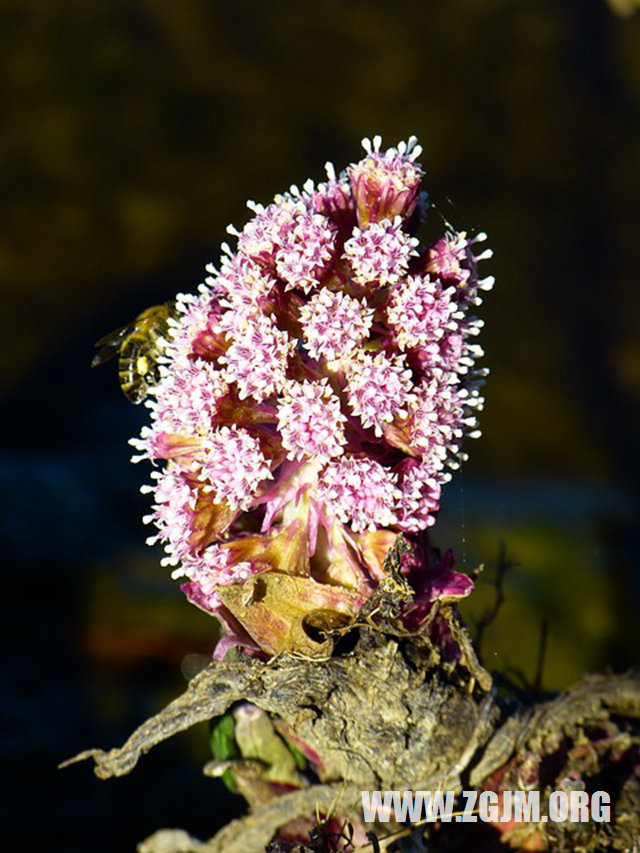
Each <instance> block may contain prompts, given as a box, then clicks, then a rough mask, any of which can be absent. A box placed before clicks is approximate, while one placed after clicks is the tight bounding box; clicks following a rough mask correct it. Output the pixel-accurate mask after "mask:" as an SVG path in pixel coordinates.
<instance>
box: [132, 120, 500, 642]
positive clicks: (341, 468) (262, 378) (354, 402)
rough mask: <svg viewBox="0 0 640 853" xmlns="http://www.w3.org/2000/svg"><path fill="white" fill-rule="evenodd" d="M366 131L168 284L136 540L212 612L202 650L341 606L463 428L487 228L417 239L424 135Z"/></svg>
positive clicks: (425, 511)
mask: <svg viewBox="0 0 640 853" xmlns="http://www.w3.org/2000/svg"><path fill="white" fill-rule="evenodd" d="M380 142H381V141H380V138H379V137H376V138H375V139H374V140H373V143H370V142H369V141H368V140H365V141H364V143H363V144H364V148H365V152H366V154H365V157H364V158H363V159H362V160H360V162H358V163H355V164H354V165H352V166H350V167H349V168H348V169H347V170H346V172H343V173H341V174H340V175H339V176H336V173H335V171H334V169H333V167H332V166H331V165H330V164H328V165H327V176H328V177H327V180H326V181H325V182H324V183H321V184H319V185H318V186H314V184H313V183H311V182H308V183H306V184H305V185H304V187H303V188H302V190H298V188H296V187H292V188H291V190H290V192H289V193H285V194H284V195H280V196H276V198H275V200H274V201H273V202H272V203H271V204H269V205H268V206H267V207H263V206H261V205H258V204H254V203H253V202H251V203H249V207H250V209H251V211H252V212H253V214H254V216H253V218H252V219H251V220H250V221H249V222H248V223H247V224H246V225H245V226H244V228H243V229H242V230H240V231H238V230H236V229H235V228H231V227H230V228H229V231H230V233H231V234H232V235H233V236H234V237H235V238H236V240H237V248H236V250H235V251H234V250H233V249H231V248H230V247H229V246H227V245H226V244H225V245H223V255H222V259H221V261H220V262H219V264H218V265H217V266H214V265H209V266H208V267H207V270H208V272H209V274H210V275H209V277H208V278H207V279H206V282H205V284H203V285H201V286H200V288H199V289H198V292H197V293H195V294H180V295H179V296H178V297H177V299H176V310H175V316H174V317H173V319H172V320H171V321H170V328H169V335H168V339H167V341H166V346H165V348H164V352H163V355H162V357H161V363H160V381H159V383H158V384H157V385H156V386H155V388H153V389H152V396H151V397H150V398H149V400H148V401H147V404H148V406H149V408H150V412H151V423H150V425H149V426H147V427H145V428H144V429H143V431H142V434H141V436H140V437H139V438H137V439H134V440H133V441H132V443H133V444H134V445H135V447H136V449H137V450H138V455H137V456H136V457H134V459H136V460H137V459H143V458H147V459H151V460H153V461H154V462H161V463H162V464H161V465H160V466H159V467H158V468H156V469H155V470H154V472H153V474H152V478H153V484H152V485H150V486H147V487H145V490H146V491H149V492H150V493H151V494H152V495H153V510H152V512H151V513H150V515H149V516H148V517H147V519H146V521H147V522H148V523H150V524H152V525H154V526H155V529H156V532H155V534H154V535H153V536H151V537H150V540H149V541H150V542H152V543H153V542H157V541H159V542H162V543H163V545H164V548H165V551H166V557H165V558H164V561H163V562H164V563H165V564H167V565H169V566H172V567H173V571H172V575H173V577H174V578H179V579H181V581H182V585H183V586H182V588H183V590H184V591H185V593H186V595H187V596H188V598H189V599H190V600H191V601H193V602H194V603H195V604H197V605H198V606H200V607H201V608H203V609H204V610H206V611H209V612H210V613H212V614H215V615H216V616H218V617H219V619H220V620H221V622H222V624H223V625H224V626H225V629H226V638H225V640H224V641H223V643H222V644H221V645H219V648H218V651H217V654H218V656H221V655H223V654H224V652H225V650H226V649H227V648H228V647H229V645H230V644H233V643H240V644H242V645H244V646H245V647H247V648H253V649H255V650H256V651H262V652H266V653H267V654H275V653H277V652H278V651H282V650H287V649H288V650H292V649H297V650H303V651H304V650H305V647H304V643H302V641H301V639H300V638H301V634H300V630H299V629H300V625H301V624H302V625H303V626H305V625H306V626H307V627H309V624H310V623H309V622H308V621H307V622H305V619H307V617H310V616H311V615H312V614H316V617H315V618H316V627H320V628H322V627H323V625H324V624H325V623H326V622H327V616H326V614H328V613H330V614H333V617H334V618H333V619H332V620H328V621H329V622H332V623H335V616H336V614H338V615H339V616H341V617H342V618H343V619H344V620H345V621H348V620H349V619H353V618H354V617H355V616H356V615H357V612H358V610H359V609H360V608H361V606H362V605H363V603H364V602H365V601H366V600H367V598H369V597H370V596H371V594H372V593H373V591H374V590H375V588H376V587H377V585H378V584H379V582H380V581H381V579H382V578H383V577H384V570H383V561H384V557H385V554H386V553H387V551H388V549H389V547H390V545H391V544H392V542H393V541H394V539H395V537H396V536H397V535H398V534H399V533H404V534H406V535H407V536H408V538H409V540H411V537H412V536H413V535H414V534H418V533H419V532H420V531H423V530H425V529H426V528H428V527H429V526H430V525H432V524H433V523H434V520H435V517H436V513H437V511H438V508H439V505H440V493H441V488H442V486H443V484H444V483H446V482H447V480H448V479H449V478H450V470H451V469H453V468H456V467H457V466H458V465H459V464H460V462H461V461H462V460H463V459H464V458H465V454H464V451H463V450H462V449H461V445H462V442H463V439H464V438H465V437H475V436H477V435H478V434H479V433H478V428H477V422H476V414H477V412H478V411H479V410H480V409H481V407H482V397H481V396H480V391H479V389H480V386H481V384H482V377H483V375H484V373H485V372H486V371H484V370H481V369H478V368H476V366H475V365H476V360H477V359H478V358H479V357H480V356H481V355H482V350H481V348H480V347H479V346H478V345H477V344H476V343H475V342H474V340H475V336H476V334H477V333H478V331H479V330H480V328H481V325H482V323H481V321H480V320H478V319H476V318H475V317H474V316H473V314H472V310H473V309H474V308H475V307H477V306H478V305H479V304H480V302H481V292H482V291H483V290H488V289H489V288H490V287H491V286H492V284H493V279H492V278H485V279H480V278H479V277H478V273H477V262H478V261H479V260H481V259H482V258H483V257H487V256H488V255H489V254H490V253H489V252H485V253H484V254H477V253H476V244H477V243H479V242H481V241H482V240H484V239H485V235H484V234H478V235H476V236H475V237H474V238H469V237H468V236H467V235H466V234H465V233H455V232H453V231H448V232H447V233H445V234H444V235H443V236H442V237H440V238H439V239H438V240H436V241H435V242H434V243H432V244H430V245H426V246H421V245H420V243H419V240H418V237H417V236H416V235H417V231H418V229H419V227H420V225H421V222H422V220H423V219H424V217H425V215H426V213H427V210H428V202H427V196H426V194H425V193H424V191H423V190H422V177H423V171H422V169H421V167H420V165H419V164H418V162H417V157H418V156H419V154H420V151H421V149H420V147H419V146H418V145H417V144H416V140H415V138H411V139H410V140H409V141H408V142H407V143H400V144H399V145H398V146H397V148H390V149H388V150H386V151H382V150H381V147H380ZM447 565H448V564H447ZM426 570H427V569H426V568H425V571H426ZM412 571H413V572H414V574H415V566H414V567H413V569H412ZM409 573H410V572H409ZM459 578H460V576H459V575H458V576H457V579H455V582H454V583H453V586H455V588H456V590H458V592H459V594H464V589H463V590H462V592H460V586H461V585H460V582H459ZM276 581H277V583H276ZM258 582H259V583H258ZM420 586H421V584H420V582H417V584H416V588H419V587H420ZM422 586H424V584H422ZM462 586H463V587H464V584H462ZM465 589H466V591H468V589H470V581H468V584H467V586H466V587H465ZM318 613H321V614H324V617H323V618H324V620H325V622H323V621H322V619H320V623H318V617H317V614H318ZM311 624H313V620H311ZM301 643H302V644H301Z"/></svg>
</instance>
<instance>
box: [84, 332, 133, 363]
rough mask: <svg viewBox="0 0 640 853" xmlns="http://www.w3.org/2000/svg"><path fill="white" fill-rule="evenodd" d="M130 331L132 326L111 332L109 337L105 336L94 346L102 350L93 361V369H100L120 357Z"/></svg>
mask: <svg viewBox="0 0 640 853" xmlns="http://www.w3.org/2000/svg"><path fill="white" fill-rule="evenodd" d="M130 331H131V324H129V325H127V326H122V327H121V328H120V329H116V330H115V331H113V332H109V334H108V335H104V336H103V337H102V338H100V340H99V341H96V342H95V344H94V346H96V347H100V349H99V350H98V352H97V353H96V354H95V355H94V357H93V359H92V360H91V367H98V366H99V365H101V364H104V363H105V362H106V361H109V359H111V358H113V357H114V356H116V355H118V353H119V352H120V346H121V344H122V341H123V340H124V338H125V337H126V336H127V335H128V334H129V332H130Z"/></svg>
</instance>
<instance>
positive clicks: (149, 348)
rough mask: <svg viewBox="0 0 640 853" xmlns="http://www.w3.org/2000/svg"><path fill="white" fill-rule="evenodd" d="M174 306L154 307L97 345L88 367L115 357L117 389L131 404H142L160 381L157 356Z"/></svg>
mask: <svg viewBox="0 0 640 853" xmlns="http://www.w3.org/2000/svg"><path fill="white" fill-rule="evenodd" d="M173 313H174V304H173V302H165V303H163V304H162V305H153V306H152V307H151V308H147V309H146V311H143V312H142V313H141V314H139V315H138V316H137V317H136V319H135V320H133V322H131V323H127V325H126V326H122V328H120V329H116V330H115V331H114V332H110V333H109V334H108V335H105V336H104V337H103V338H100V340H99V341H97V342H96V346H97V347H100V349H99V350H98V352H97V353H96V354H95V356H94V357H93V361H92V362H91V367H97V366H98V365H100V364H104V363H105V362H106V361H109V359H111V358H113V357H114V356H115V355H117V356H118V379H119V380H120V387H121V388H122V391H123V393H124V395H125V397H127V399H129V400H131V402H132V403H136V404H137V403H141V402H142V401H143V400H144V398H145V397H146V396H147V395H148V393H149V391H150V390H151V388H153V386H154V385H157V384H158V381H159V379H160V376H159V369H158V356H159V355H160V354H161V353H162V351H163V349H164V345H165V343H166V337H167V332H168V329H169V318H170V317H171V316H173Z"/></svg>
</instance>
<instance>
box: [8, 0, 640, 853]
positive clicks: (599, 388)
mask: <svg viewBox="0 0 640 853" xmlns="http://www.w3.org/2000/svg"><path fill="white" fill-rule="evenodd" d="M633 6H634V0H616V2H615V4H614V3H613V2H612V6H611V7H610V6H608V5H607V4H606V2H605V0H581V1H580V2H575V0H574V2H570V0H520V1H519V2H513V0H511V2H509V0H434V2H424V0H423V2H410V0H405V2H399V3H395V4H391V3H389V2H381V0H367V2H364V0H355V2H351V3H344V2H337V0H336V2H332V1H331V0H319V2H316V3H313V4H300V3H296V2H291V1H290V0H284V2H274V3H269V4H267V3H264V4H262V3H257V2H246V0H236V2H216V0H209V2H206V1H205V0H184V2H182V3H176V2H168V0H94V2H91V3H87V2H84V0H82V2H81V0H65V2H60V0H47V2H42V0H21V1H20V2H17V0H14V2H7V0H2V1H1V2H0V56H1V57H2V59H1V60H0V61H1V62H2V65H3V74H2V76H1V79H0V86H1V87H2V101H3V103H4V109H3V115H4V119H3V122H2V133H1V134H0V180H1V182H2V193H1V196H0V205H1V209H2V227H1V229H0V281H1V286H2V311H1V312H0V314H1V317H0V322H1V323H2V349H1V352H2V359H1V379H2V384H3V392H4V393H3V399H4V417H3V419H2V430H3V437H4V440H3V443H2V448H1V450H0V495H1V496H2V503H3V507H2V513H1V515H0V525H1V529H2V538H3V542H2V551H1V553H2V560H3V564H4V569H5V573H4V576H5V581H6V583H7V584H8V591H7V592H6V594H5V596H4V600H5V617H4V619H3V622H4V627H5V629H6V639H5V648H6V649H7V650H8V654H7V655H6V658H7V666H6V669H5V674H4V677H3V698H2V713H3V715H4V717H5V726H4V746H5V752H4V757H3V776H4V778H5V780H6V782H7V783H8V791H7V792H6V793H5V795H4V796H3V798H2V806H3V808H4V809H6V811H7V814H8V815H9V816H11V817H13V818H15V819H17V825H18V829H19V831H20V832H21V834H22V843H21V844H20V846H19V849H21V850H28V851H30V850H36V849H38V850H39V849H47V850H49V851H65V853H94V851H95V853H101V851H105V853H106V851H114V850H122V851H125V850H134V848H135V843H136V842H137V841H139V840H141V839H142V838H144V837H145V836H146V835H147V834H149V833H150V832H151V831H152V830H153V829H155V828H157V827H160V826H171V825H174V826H184V827H187V828H188V829H189V830H190V831H192V832H193V833H194V834H196V835H200V836H201V837H206V836H207V835H209V834H212V832H213V830H214V829H215V828H216V826H217V825H219V824H220V823H221V822H224V820H226V819H227V818H228V817H229V816H230V815H231V814H234V813H239V811H240V810H241V808H242V804H241V803H240V802H236V801H235V800H230V799H229V798H228V797H227V796H226V795H225V792H224V789H223V788H222V785H221V783H219V782H216V781H212V780H207V779H205V778H204V777H202V776H201V774H200V767H201V765H202V764H203V763H204V761H206V760H207V757H208V755H207V730H206V727H205V726H203V727H202V728H201V729H198V730H195V731H193V732H192V733H190V734H188V735H185V736H182V737H181V738H178V739H176V740H175V742H173V743H169V744H167V745H165V746H163V747H160V748H158V749H157V750H156V751H155V754H154V753H152V754H151V755H149V756H148V757H146V758H144V759H143V760H142V762H141V764H140V765H139V767H138V768H137V769H136V770H135V771H134V773H133V774H132V776H130V777H128V778H126V779H123V780H113V781H109V782H100V781H98V780H97V779H95V778H94V777H93V776H92V774H91V772H90V768H89V766H88V764H87V765H80V766H74V767H71V768H69V769H67V770H64V771H57V770H55V765H56V763H57V762H58V761H60V760H62V759H64V758H67V757H68V756H70V755H72V754H74V753H75V752H77V751H79V750H81V749H84V748H86V747H89V746H102V747H111V746H114V745H115V744H117V743H120V742H121V741H122V740H123V739H124V738H125V737H126V736H127V735H128V733H129V732H130V730H131V729H132V728H133V727H135V726H136V725H137V724H138V723H140V722H141V721H142V720H143V719H144V718H145V717H146V716H148V715H149V714H151V713H153V712H154V711H156V710H158V709H159V708H160V707H161V706H162V705H163V704H164V703H165V702H166V701H168V699H170V698H171V697H172V696H174V695H175V694H176V693H178V692H179V691H181V690H182V689H183V687H184V685H185V683H186V682H185V679H186V678H187V677H188V676H189V674H190V673H191V672H193V671H194V670H195V669H196V668H197V667H198V665H200V664H201V663H202V661H203V660H205V659H206V658H207V656H209V655H210V654H211V650H212V648H213V645H214V642H215V628H214V624H213V622H212V620H210V619H209V618H208V617H206V616H204V615H203V614H201V613H200V612H199V611H197V610H196V609H195V608H192V607H190V606H189V605H187V604H186V602H185V601H184V600H183V598H182V596H181V594H180V592H179V590H178V588H177V585H176V584H175V583H173V582H171V581H170V580H169V578H168V573H167V572H166V571H165V570H163V569H161V568H160V567H159V565H158V560H159V554H158V552H157V550H156V551H154V550H153V549H150V548H147V547H146V546H145V544H144V538H145V535H147V534H146V529H145V528H144V526H143V524H142V522H141V517H142V515H143V514H144V513H145V511H146V509H147V504H146V501H145V499H144V498H143V497H141V496H140V495H139V493H138V488H139V486H140V484H141V483H142V482H144V481H145V479H146V478H147V476H148V472H147V471H145V470H143V466H138V467H134V466H131V465H130V464H129V462H128V458H129V455H130V454H129V450H130V448H128V446H127V439H128V438H129V437H130V436H132V435H135V434H136V433H137V431H138V430H139V428H140V426H141V424H142V423H143V422H144V419H145V410H144V409H143V408H142V407H138V408H135V407H133V406H131V405H130V404H128V402H127V401H126V400H125V399H124V397H123V396H122V395H121V393H120V391H119V389H118V383H117V375H116V368H115V365H114V364H111V365H110V366H109V367H104V368H102V369H101V370H98V371H91V370H90V368H89V364H90V361H91V357H92V345H93V342H94V341H95V340H96V339H97V338H99V337H100V336H101V335H103V334H104V333H105V332H107V331H109V330H110V329H112V328H114V327H117V326H119V325H122V324H123V323H125V322H126V321H128V320H130V319H132V318H133V317H134V316H136V315H137V314H138V313H139V312H140V311H141V310H142V309H143V308H145V307H147V306H148V305H151V304H155V303H157V302H160V301H163V300H165V299H167V298H170V297H171V296H173V294H174V293H175V292H176V291H177V290H189V289H194V288H195V287H196V286H197V284H198V283H199V282H200V281H201V280H202V279H203V275H204V270H203V267H204V263H205V262H206V261H208V260H213V261H216V260H217V258H218V252H219V244H220V242H221V241H222V240H224V239H225V237H226V235H225V226H226V224H227V223H228V222H234V223H235V224H236V225H239V226H241V225H242V224H243V222H244V221H245V220H246V218H247V216H248V213H247V211H246V210H245V208H244V202H245V200H246V199H247V198H254V199H256V200H258V201H261V202H265V203H266V202H268V201H269V200H270V198H271V197H272V196H273V194H274V193H275V192H278V191H282V190H284V189H286V188H287V187H288V186H289V185H290V184H291V183H292V182H297V183H302V182H303V181H304V179H305V178H307V177H312V178H314V179H316V180H318V179H321V178H322V175H323V168H322V166H323V163H324V162H325V161H326V160H327V159H331V160H333V161H334V162H335V163H336V165H337V166H339V167H342V166H344V165H346V164H347V163H349V162H351V161H353V160H355V159H358V158H359V156H360V146H359V141H360V139H361V137H363V136H365V135H366V136H371V135H373V134H375V133H381V134H382V135H383V138H384V141H385V143H386V144H388V145H390V144H395V143H396V142H397V141H398V140H400V139H403V138H407V137H408V136H409V135H410V134H416V135H417V136H418V137H419V138H420V141H421V143H422V144H423V146H424V149H425V150H424V155H423V158H422V160H423V164H424V165H425V168H426V170H427V186H428V188H429V190H430V191H431V193H432V195H433V197H434V198H435V199H436V200H437V201H438V203H439V202H440V200H444V199H446V198H447V197H448V198H449V199H450V200H451V205H452V206H451V207H447V216H448V218H449V219H451V220H452V221H453V222H454V224H455V225H456V226H458V227H459V228H469V229H479V230H486V231H487V232H488V233H489V238H490V245H491V246H492V247H493V249H494V251H495V258H494V260H493V261H491V262H485V266H484V271H485V272H486V273H487V274H489V273H493V274H495V276H496V279H497V287H496V289H495V291H494V292H493V293H492V294H490V296H489V297H488V299H487V301H486V304H485V307H484V308H483V310H482V316H483V317H484V318H485V320H486V322H487V326H486V330H485V332H484V333H483V336H482V342H483V344H484V346H485V348H486V351H487V356H486V360H485V363H486V364H488V365H490V367H491V376H490V378H489V382H488V385H487V389H486V397H487V407H486V411H485V413H484V415H483V419H482V422H483V424H482V425H483V431H484V436H483V438H482V439H481V440H480V441H479V442H475V443H472V444H471V447H470V448H468V449H470V452H471V459H470V461H469V463H468V464H467V466H466V468H465V470H464V472H463V473H461V474H459V475H458V476H457V477H456V478H455V479H454V481H453V483H452V484H451V485H450V486H449V487H448V490H447V492H446V493H445V499H444V506H443V511H442V515H441V519H440V521H439V522H438V525H437V526H436V528H435V530H434V538H435V540H436V542H437V543H438V544H440V545H441V546H442V547H454V548H455V549H456V551H457V553H458V555H459V558H460V562H461V563H462V565H463V566H465V567H466V568H468V569H471V568H473V567H474V566H476V565H477V564H478V563H485V565H486V570H485V574H484V576H483V577H482V578H481V579H480V580H479V582H478V588H477V591H476V593H475V594H474V596H473V599H472V601H471V602H469V603H468V605H466V607H465V615H466V616H467V618H468V620H469V623H470V625H471V626H472V628H473V626H474V625H475V624H476V622H477V621H478V620H479V619H481V618H482V615H483V613H485V612H486V611H487V609H489V608H490V607H491V605H492V603H493V601H494V599H495V595H496V590H495V586H494V584H493V581H494V579H495V576H496V565H497V561H498V554H499V550H500V548H501V543H502V547H503V548H504V550H505V552H506V555H507V558H508V559H509V560H510V561H511V562H513V563H515V564H516V565H515V567H513V568H512V569H511V570H510V571H509V572H508V574H507V576H506V580H505V587H504V596H505V603H504V605H503V607H502V608H501V610H500V612H499V614H498V617H497V619H496V620H495V621H494V623H493V624H492V625H491V626H490V627H489V628H488V629H487V630H486V631H485V633H484V636H483V639H482V653H483V657H484V660H485V662H486V664H487V665H488V666H489V667H491V668H494V669H498V670H500V671H502V672H508V673H510V674H511V676H512V677H513V678H514V679H515V680H516V681H519V682H520V683H525V684H526V683H529V684H531V683H532V682H533V681H534V680H535V674H536V670H537V669H538V668H539V667H538V663H537V661H538V658H539V649H540V637H541V635H542V634H543V633H544V631H543V627H542V626H543V623H544V621H545V620H546V622H547V626H548V642H547V648H546V654H545V656H544V666H543V668H542V686H543V687H544V688H547V689H556V688H562V687H564V686H566V685H568V684H569V683H571V681H573V680H575V679H577V678H579V677H580V676H581V674H582V673H584V672H587V671H595V670H599V669H604V668H612V669H614V670H621V669H624V668H626V667H628V666H630V665H633V664H634V663H637V661H638V648H639V645H640V640H639V624H640V619H639V618H638V616H639V613H640V576H639V575H638V566H637V563H636V560H635V558H636V555H637V553H638V550H639V548H640V542H639V541H638V527H637V521H638V505H639V503H638V502H639V491H640V489H639V486H638V471H639V470H640V465H639V454H640V451H639V447H638V434H639V433H638V425H639V424H638V422H639V419H640V418H639V414H640V336H639V335H638V328H639V320H638V316H639V313H640V288H639V287H638V268H639V266H640V238H639V237H638V228H639V226H640V218H639V215H638V207H639V205H638V199H639V196H640V148H639V145H638V142H639V138H640V136H639V134H638V125H639V122H640V118H639V112H638V102H639V94H640V16H635V17H634V16H633V14H632V12H633ZM141 408H142V411H141V410H140V409H141Z"/></svg>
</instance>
